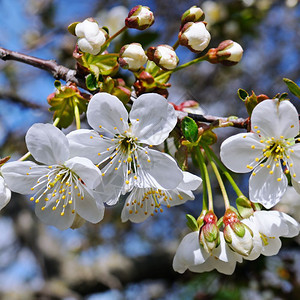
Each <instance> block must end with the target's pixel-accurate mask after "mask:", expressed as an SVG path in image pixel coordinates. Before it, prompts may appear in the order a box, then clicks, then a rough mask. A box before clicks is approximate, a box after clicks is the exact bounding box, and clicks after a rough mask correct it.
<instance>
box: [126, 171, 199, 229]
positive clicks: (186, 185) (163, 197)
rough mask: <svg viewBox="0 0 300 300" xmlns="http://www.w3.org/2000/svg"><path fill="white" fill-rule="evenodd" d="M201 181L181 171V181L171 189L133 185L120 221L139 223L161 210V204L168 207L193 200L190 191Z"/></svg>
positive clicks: (193, 197)
mask: <svg viewBox="0 0 300 300" xmlns="http://www.w3.org/2000/svg"><path fill="white" fill-rule="evenodd" d="M201 183H202V179H201V178H200V177H198V176H196V175H193V174H191V173H189V172H183V180H182V182H181V183H180V184H179V185H178V187H177V188H175V189H173V190H161V189H158V188H156V187H153V188H139V187H134V188H133V190H132V191H131V192H130V194H129V195H128V197H127V199H126V201H125V204H124V208H123V210H122V214H121V218H122V221H123V222H126V221H128V220H130V221H131V222H135V223H140V222H143V221H145V220H146V219H147V218H148V217H149V216H153V215H154V213H157V212H163V207H162V206H166V207H167V208H170V207H172V206H176V205H180V204H183V203H185V202H186V201H188V200H194V199H195V196H194V195H193V193H192V192H191V191H192V190H196V189H197V188H198V187H199V186H200V185H201Z"/></svg>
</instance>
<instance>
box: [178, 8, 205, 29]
mask: <svg viewBox="0 0 300 300" xmlns="http://www.w3.org/2000/svg"><path fill="white" fill-rule="evenodd" d="M204 18H205V14H204V12H203V10H202V9H201V8H200V7H197V6H195V5H194V6H192V7H191V8H190V9H188V10H187V11H185V12H184V14H183V15H182V17H181V26H183V25H184V24H185V23H187V22H197V21H203V20H204Z"/></svg>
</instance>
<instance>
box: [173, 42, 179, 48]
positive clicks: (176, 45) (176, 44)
mask: <svg viewBox="0 0 300 300" xmlns="http://www.w3.org/2000/svg"><path fill="white" fill-rule="evenodd" d="M178 46H179V40H177V41H176V42H175V44H174V45H173V49H174V50H176V49H177V47H178Z"/></svg>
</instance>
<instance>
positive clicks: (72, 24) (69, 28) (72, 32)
mask: <svg viewBox="0 0 300 300" xmlns="http://www.w3.org/2000/svg"><path fill="white" fill-rule="evenodd" d="M79 23H80V22H74V23H71V24H70V25H69V26H68V31H69V32H70V33H71V34H73V35H75V36H76V34H75V27H76V25H77V24H79Z"/></svg>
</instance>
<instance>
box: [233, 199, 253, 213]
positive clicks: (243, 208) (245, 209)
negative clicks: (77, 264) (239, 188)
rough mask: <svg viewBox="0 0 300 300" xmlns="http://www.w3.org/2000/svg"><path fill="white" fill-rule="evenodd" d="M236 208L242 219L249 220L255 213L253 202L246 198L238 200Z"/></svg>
mask: <svg viewBox="0 0 300 300" xmlns="http://www.w3.org/2000/svg"><path fill="white" fill-rule="evenodd" d="M236 207H237V210H238V212H239V214H240V215H241V216H242V218H249V217H250V216H251V215H252V214H253V213H254V210H253V208H252V205H251V201H250V200H249V199H248V198H247V197H245V196H240V197H238V198H237V199H236Z"/></svg>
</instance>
